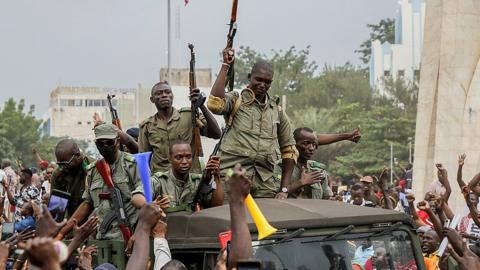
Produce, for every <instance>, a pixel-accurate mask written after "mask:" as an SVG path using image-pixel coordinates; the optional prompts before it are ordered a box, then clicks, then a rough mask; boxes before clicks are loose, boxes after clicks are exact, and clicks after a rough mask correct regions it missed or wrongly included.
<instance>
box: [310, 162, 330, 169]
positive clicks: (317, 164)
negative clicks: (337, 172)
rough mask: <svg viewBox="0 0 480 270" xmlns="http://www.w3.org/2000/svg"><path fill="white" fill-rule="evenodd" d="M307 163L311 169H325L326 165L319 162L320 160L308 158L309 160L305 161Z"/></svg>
mask: <svg viewBox="0 0 480 270" xmlns="http://www.w3.org/2000/svg"><path fill="white" fill-rule="evenodd" d="M307 164H308V166H309V167H310V168H312V169H322V170H326V169H327V166H326V165H325V164H323V163H320V162H318V161H315V160H309V161H307Z"/></svg>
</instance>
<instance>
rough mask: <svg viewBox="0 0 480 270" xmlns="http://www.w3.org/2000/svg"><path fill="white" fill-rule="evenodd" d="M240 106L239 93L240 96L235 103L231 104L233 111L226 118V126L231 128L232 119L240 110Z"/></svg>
mask: <svg viewBox="0 0 480 270" xmlns="http://www.w3.org/2000/svg"><path fill="white" fill-rule="evenodd" d="M240 106H242V94H241V93H240V96H239V97H238V98H237V100H235V103H234V104H233V109H232V112H231V113H230V114H229V115H228V118H227V119H226V121H225V123H226V124H227V126H229V127H230V126H232V124H233V119H234V118H235V115H236V114H237V112H238V110H239V109H240Z"/></svg>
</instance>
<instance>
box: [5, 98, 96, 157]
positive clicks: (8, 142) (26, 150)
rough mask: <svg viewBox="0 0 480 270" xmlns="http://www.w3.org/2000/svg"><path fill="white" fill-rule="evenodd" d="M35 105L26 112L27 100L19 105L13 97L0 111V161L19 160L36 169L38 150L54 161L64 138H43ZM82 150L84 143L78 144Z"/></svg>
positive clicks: (84, 146)
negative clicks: (35, 152) (4, 159)
mask: <svg viewBox="0 0 480 270" xmlns="http://www.w3.org/2000/svg"><path fill="white" fill-rule="evenodd" d="M34 110H35V107H34V106H30V108H29V110H28V111H26V110H25V101H24V100H23V99H21V100H20V101H19V102H18V104H17V102H15V100H13V98H10V99H9V100H7V101H6V102H5V104H4V106H3V108H2V109H1V110H0V158H9V159H11V160H15V159H17V158H18V159H20V160H21V161H22V163H23V165H24V166H27V167H32V166H36V158H35V156H34V155H33V154H32V148H36V149H37V151H38V153H39V154H40V156H41V158H42V159H44V160H48V161H52V160H55V146H56V144H57V143H58V142H59V141H60V140H61V139H64V138H57V137H40V133H39V131H38V127H39V126H40V124H41V121H40V120H38V119H36V118H35V117H34V115H33V113H34ZM77 144H78V145H79V147H80V149H85V148H86V147H87V145H86V143H85V142H84V141H77Z"/></svg>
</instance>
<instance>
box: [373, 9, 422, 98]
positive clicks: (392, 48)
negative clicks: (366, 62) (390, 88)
mask: <svg viewBox="0 0 480 270" xmlns="http://www.w3.org/2000/svg"><path fill="white" fill-rule="evenodd" d="M398 4H399V8H398V10H397V16H396V18H395V44H390V43H389V42H385V43H383V44H382V43H381V42H380V41H379V40H375V41H373V42H372V54H371V58H370V67H369V69H370V72H369V73H370V78H369V80H370V85H371V86H372V88H374V89H378V90H379V91H380V93H381V94H382V93H383V89H384V88H383V78H384V77H389V76H391V77H393V78H399V77H403V78H404V79H406V80H408V81H411V82H415V81H418V79H419V74H420V72H419V70H420V58H421V52H422V45H423V28H424V23H425V0H399V2H398Z"/></svg>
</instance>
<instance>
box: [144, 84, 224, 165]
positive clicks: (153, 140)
mask: <svg viewBox="0 0 480 270" xmlns="http://www.w3.org/2000/svg"><path fill="white" fill-rule="evenodd" d="M199 95H200V90H199V89H194V90H193V91H192V94H191V96H190V99H191V100H192V102H194V101H196V100H198V98H199ZM150 101H151V102H152V103H154V104H155V107H157V113H156V114H155V115H153V116H151V117H149V118H147V119H146V120H145V121H143V122H142V123H141V124H140V132H139V136H138V144H139V152H147V151H152V152H153V153H152V159H151V162H150V168H151V171H152V173H155V172H165V171H168V168H169V167H170V163H169V162H168V146H169V144H170V142H171V141H173V140H176V139H180V140H184V141H186V142H189V143H191V142H192V140H193V127H192V111H191V108H189V107H188V108H181V109H180V110H177V109H176V108H174V107H173V106H172V104H173V93H172V88H171V87H170V85H169V84H168V82H166V81H163V82H159V83H157V84H155V85H154V86H153V87H152V91H151V97H150ZM200 110H201V111H202V114H203V115H201V117H200V121H201V123H202V127H201V129H200V134H201V135H203V136H207V137H209V138H213V139H218V138H220V128H219V127H218V124H217V121H216V120H215V118H214V117H213V115H212V114H211V113H210V112H209V111H208V110H207V108H206V107H205V105H202V106H201V107H200ZM193 171H194V172H196V173H200V171H201V168H200V161H199V159H198V157H194V159H193Z"/></svg>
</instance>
